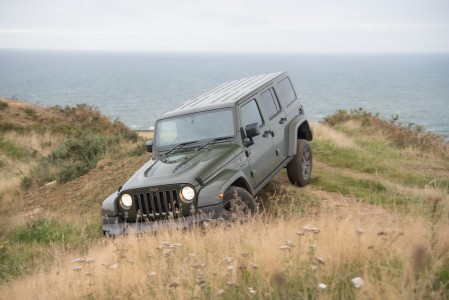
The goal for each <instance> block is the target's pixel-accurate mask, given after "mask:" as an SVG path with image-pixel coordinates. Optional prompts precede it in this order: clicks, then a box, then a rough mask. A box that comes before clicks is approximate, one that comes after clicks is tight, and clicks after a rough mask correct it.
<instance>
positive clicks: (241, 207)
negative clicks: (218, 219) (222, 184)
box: [223, 186, 257, 218]
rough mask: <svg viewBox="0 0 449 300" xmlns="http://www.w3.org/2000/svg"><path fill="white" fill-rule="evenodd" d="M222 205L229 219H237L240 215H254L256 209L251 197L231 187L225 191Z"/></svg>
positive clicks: (235, 187)
mask: <svg viewBox="0 0 449 300" xmlns="http://www.w3.org/2000/svg"><path fill="white" fill-rule="evenodd" d="M223 203H224V205H223V206H224V208H225V209H226V210H227V211H229V214H230V217H231V218H239V217H240V216H242V215H247V214H250V213H255V212H256V208H257V205H256V200H254V197H253V195H251V194H250V193H249V192H248V191H247V190H245V189H244V188H241V187H238V186H231V187H229V188H227V189H226V191H225V192H224V196H223Z"/></svg>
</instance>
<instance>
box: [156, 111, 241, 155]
mask: <svg viewBox="0 0 449 300" xmlns="http://www.w3.org/2000/svg"><path fill="white" fill-rule="evenodd" d="M214 111H230V112H231V114H232V126H233V130H232V132H233V133H232V135H230V134H227V135H223V136H216V137H207V138H204V139H196V138H195V137H192V139H191V141H195V142H193V143H192V144H191V145H195V144H202V143H206V142H209V141H210V140H211V139H214V138H222V137H229V138H230V139H231V138H234V139H235V138H236V136H237V129H236V116H235V111H234V109H233V108H232V107H225V108H216V109H209V110H201V111H196V112H192V113H187V114H180V115H176V116H171V117H168V118H163V119H159V120H157V121H156V124H155V126H154V128H155V130H154V137H153V147H154V152H156V153H157V152H159V151H166V150H170V149H172V148H173V147H175V146H176V145H179V144H182V143H186V142H187V143H188V142H189V141H181V142H179V143H172V144H167V145H163V146H159V143H158V139H159V134H160V129H159V124H160V122H161V121H166V120H171V119H178V118H184V117H188V116H192V115H199V114H203V113H208V112H214ZM182 148H183V147H181V148H180V149H182Z"/></svg>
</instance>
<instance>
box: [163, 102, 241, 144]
mask: <svg viewBox="0 0 449 300" xmlns="http://www.w3.org/2000/svg"><path fill="white" fill-rule="evenodd" d="M234 133H235V130H234V117H233V113H232V109H217V110H211V111H203V112H199V113H194V114H190V115H183V116H179V117H174V118H170V119H163V120H159V121H158V122H157V123H156V136H155V145H156V146H157V147H158V148H161V147H168V146H173V145H177V144H181V143H188V142H191V141H202V140H210V139H214V138H220V137H227V136H234Z"/></svg>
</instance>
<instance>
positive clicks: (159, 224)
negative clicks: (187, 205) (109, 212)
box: [103, 206, 228, 236]
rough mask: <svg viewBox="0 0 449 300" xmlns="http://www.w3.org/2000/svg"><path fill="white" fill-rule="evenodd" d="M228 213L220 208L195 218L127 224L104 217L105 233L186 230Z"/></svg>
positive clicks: (206, 211)
mask: <svg viewBox="0 0 449 300" xmlns="http://www.w3.org/2000/svg"><path fill="white" fill-rule="evenodd" d="M227 215H228V211H226V210H225V209H223V208H222V207H220V206H214V207H211V208H208V209H204V210H203V212H202V213H200V214H196V215H194V216H187V217H179V218H176V219H168V220H158V221H145V222H125V221H123V220H122V219H121V218H120V217H108V216H104V217H103V233H104V234H105V235H112V236H114V235H122V234H127V233H154V232H157V231H159V230H161V229H184V228H188V227H191V226H195V225H202V224H203V223H204V222H206V221H209V220H211V219H216V218H219V217H226V216H227Z"/></svg>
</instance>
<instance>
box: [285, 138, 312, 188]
mask: <svg viewBox="0 0 449 300" xmlns="http://www.w3.org/2000/svg"><path fill="white" fill-rule="evenodd" d="M312 159H313V155H312V147H310V144H309V143H308V142H307V141H306V140H302V139H299V140H298V144H297V146H296V154H295V155H294V156H293V159H292V160H291V161H290V162H289V163H288V165H287V175H288V179H289V180H290V183H291V184H294V185H298V186H305V185H306V184H308V183H309V182H310V176H311V175H312Z"/></svg>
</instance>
